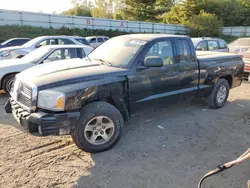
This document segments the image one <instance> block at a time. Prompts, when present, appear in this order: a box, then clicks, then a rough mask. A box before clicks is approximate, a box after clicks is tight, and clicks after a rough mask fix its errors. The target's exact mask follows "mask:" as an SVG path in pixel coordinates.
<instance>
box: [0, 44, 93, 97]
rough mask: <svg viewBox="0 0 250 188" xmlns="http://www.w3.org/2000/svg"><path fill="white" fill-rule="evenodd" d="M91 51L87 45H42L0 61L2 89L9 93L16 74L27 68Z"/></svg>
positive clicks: (80, 56)
mask: <svg viewBox="0 0 250 188" xmlns="http://www.w3.org/2000/svg"><path fill="white" fill-rule="evenodd" d="M91 51H92V48H91V47H90V46H87V45H51V46H42V47H41V48H39V49H36V50H34V51H33V52H31V53H29V54H28V55H26V56H24V57H23V58H21V59H10V60H3V61H0V89H3V90H4V91H5V92H6V93H9V92H10V90H11V86H12V83H13V80H14V77H15V75H16V74H17V73H19V72H21V71H24V70H25V69H27V68H30V67H33V66H36V65H40V64H45V63H50V62H52V61H56V60H64V59H74V58H84V57H86V56H87V55H88V54H89V53H90V52H91ZM59 63H60V62H59ZM58 66H59V67H60V65H58Z"/></svg>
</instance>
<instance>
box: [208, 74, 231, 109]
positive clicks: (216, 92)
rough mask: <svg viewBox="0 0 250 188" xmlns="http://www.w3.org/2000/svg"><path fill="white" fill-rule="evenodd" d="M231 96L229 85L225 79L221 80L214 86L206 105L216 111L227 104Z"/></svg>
mask: <svg viewBox="0 0 250 188" xmlns="http://www.w3.org/2000/svg"><path fill="white" fill-rule="evenodd" d="M228 95H229V84H228V81H227V80H225V79H219V80H218V82H217V83H216V84H215V85H214V88H213V91H212V92H211V94H210V95H209V96H208V97H207V98H206V104H207V105H208V106H209V107H211V108H214V109H218V108H221V107H223V106H224V105H225V103H226V102H227V98H228Z"/></svg>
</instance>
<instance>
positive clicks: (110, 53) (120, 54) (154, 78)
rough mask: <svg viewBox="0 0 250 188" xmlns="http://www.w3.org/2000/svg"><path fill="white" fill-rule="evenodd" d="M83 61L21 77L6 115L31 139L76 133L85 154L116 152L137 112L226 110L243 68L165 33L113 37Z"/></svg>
mask: <svg viewBox="0 0 250 188" xmlns="http://www.w3.org/2000/svg"><path fill="white" fill-rule="evenodd" d="M79 61H81V62H80V63H79ZM79 61H77V62H76V60H65V61H64V62H63V63H62V64H60V65H61V66H57V67H56V66H55V67H52V66H51V64H48V65H41V66H37V67H32V68H30V69H27V70H25V71H23V72H21V73H20V74H18V75H16V79H15V82H14V85H13V90H12V91H11V98H10V99H9V101H8V103H7V104H6V105H5V111H6V112H7V113H12V114H13V116H14V118H15V119H16V120H17V122H19V124H20V125H21V127H23V128H24V129H26V130H27V131H28V132H30V133H31V132H38V133H39V134H40V135H43V136H46V135H63V134H71V136H72V138H73V141H74V142H75V144H76V145H77V146H78V147H79V148H80V149H82V150H84V151H88V152H101V151H104V150H107V149H109V148H111V147H113V146H114V145H115V144H116V143H117V142H118V141H119V139H120V138H121V135H122V128H123V126H124V122H127V121H128V120H129V117H130V116H131V115H132V114H134V113H136V112H138V111H139V112H140V110H147V109H149V108H150V109H152V108H153V109H158V108H160V107H161V106H166V105H169V104H174V103H179V102H181V101H183V102H186V101H191V100H193V99H195V98H203V97H204V98H206V103H207V105H208V106H210V107H211V108H215V109H217V108H221V107H223V106H224V105H225V103H226V101H227V98H228V95H229V90H230V89H231V88H235V87H238V86H239V85H240V84H241V83H242V77H243V68H244V63H243V61H242V58H241V56H240V55H236V54H230V53H219V52H197V56H196V51H195V48H194V46H193V43H192V41H191V39H190V38H189V37H184V36H177V35H176V36H174V35H161V34H131V35H123V36H118V37H114V38H112V39H110V40H108V41H107V42H105V43H104V44H102V45H101V46H99V47H98V48H97V49H95V50H94V51H93V52H91V53H90V54H89V56H88V58H85V59H83V60H79ZM52 64H55V62H54V63H52Z"/></svg>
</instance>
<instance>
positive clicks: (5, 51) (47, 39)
mask: <svg viewBox="0 0 250 188" xmlns="http://www.w3.org/2000/svg"><path fill="white" fill-rule="evenodd" d="M69 44H75V45H89V43H88V42H87V40H86V39H85V38H84V37H78V36H42V37H36V38H34V39H32V40H30V41H29V42H27V43H25V44H24V45H22V46H14V47H7V48H2V49H0V60H3V59H11V58H13V56H11V57H10V54H11V53H12V52H15V53H16V54H18V56H17V57H18V58H21V57H23V56H25V55H27V54H28V53H30V52H32V51H34V50H35V49H37V48H39V47H41V46H45V45H69Z"/></svg>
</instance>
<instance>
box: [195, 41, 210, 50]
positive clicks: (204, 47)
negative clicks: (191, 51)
mask: <svg viewBox="0 0 250 188" xmlns="http://www.w3.org/2000/svg"><path fill="white" fill-rule="evenodd" d="M196 50H199V51H206V50H208V47H207V41H202V42H200V43H199V44H198V46H197V47H196Z"/></svg>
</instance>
